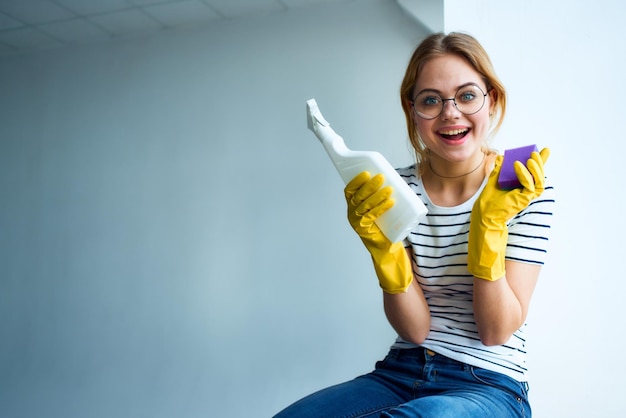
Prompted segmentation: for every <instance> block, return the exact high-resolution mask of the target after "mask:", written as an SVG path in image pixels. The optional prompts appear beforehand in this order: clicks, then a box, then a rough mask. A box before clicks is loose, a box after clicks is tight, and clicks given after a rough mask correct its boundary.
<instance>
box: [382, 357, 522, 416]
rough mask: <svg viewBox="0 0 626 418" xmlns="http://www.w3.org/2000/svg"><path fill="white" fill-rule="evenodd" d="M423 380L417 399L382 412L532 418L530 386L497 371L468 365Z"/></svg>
mask: <svg viewBox="0 0 626 418" xmlns="http://www.w3.org/2000/svg"><path fill="white" fill-rule="evenodd" d="M442 372H443V373H441V374H440V375H439V376H438V378H437V379H434V380H431V381H428V382H423V383H422V385H421V388H420V390H419V391H418V392H419V393H418V394H417V398H416V399H414V400H412V401H409V402H406V403H404V404H402V405H400V406H398V407H396V408H393V409H390V410H388V411H386V412H384V413H382V414H381V417H407V418H408V417H411V418H529V417H531V410H530V405H529V403H528V394H527V390H526V388H527V386H526V384H525V383H521V382H517V381H515V380H514V379H511V378H509V377H507V376H504V375H501V374H499V373H496V372H491V371H488V370H484V369H480V368H476V367H472V366H467V367H466V368H465V370H463V371H461V370H456V371H453V372H451V373H445V371H443V370H442Z"/></svg>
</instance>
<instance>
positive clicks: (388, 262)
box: [344, 171, 413, 294]
mask: <svg viewBox="0 0 626 418" xmlns="http://www.w3.org/2000/svg"><path fill="white" fill-rule="evenodd" d="M383 182H384V177H383V175H382V174H377V175H375V176H374V177H371V175H370V174H369V173H368V172H366V171H364V172H362V173H360V174H359V175H357V176H356V177H355V178H354V179H352V180H351V181H350V182H349V183H348V184H347V185H346V187H345V189H344V192H345V196H346V201H347V203H348V220H349V221H350V225H351V226H352V228H353V229H354V231H355V232H356V233H357V234H358V235H359V237H361V241H363V244H364V245H365V247H366V248H367V250H368V251H369V253H370V255H371V256H372V261H373V262H374V268H375V269H376V275H377V276H378V282H379V283H380V287H381V288H382V289H383V290H384V291H385V292H387V293H391V294H395V293H402V292H406V290H407V288H408V287H409V285H410V284H411V282H412V281H413V270H412V268H411V261H410V260H409V257H408V255H407V253H406V250H405V249H404V246H403V245H402V243H401V242H397V243H391V241H389V240H388V239H387V237H385V235H384V234H383V233H382V232H381V230H380V228H378V226H377V225H376V223H375V222H376V219H378V217H380V216H381V215H382V214H383V213H385V212H386V211H387V210H389V209H390V208H391V207H392V206H393V204H394V202H393V199H392V198H391V192H392V188H391V186H387V187H383V188H381V186H382V185H383Z"/></svg>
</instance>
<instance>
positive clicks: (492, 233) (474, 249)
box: [467, 148, 550, 281]
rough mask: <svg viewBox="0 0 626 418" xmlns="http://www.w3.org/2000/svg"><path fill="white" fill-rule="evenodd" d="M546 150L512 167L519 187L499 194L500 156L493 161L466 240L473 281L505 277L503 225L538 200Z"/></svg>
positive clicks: (504, 234) (504, 227)
mask: <svg viewBox="0 0 626 418" xmlns="http://www.w3.org/2000/svg"><path fill="white" fill-rule="evenodd" d="M549 156H550V150H549V149H548V148H544V149H542V150H541V152H540V153H539V152H533V153H532V154H531V157H530V159H528V161H527V162H526V165H524V164H522V163H521V162H520V161H516V162H515V164H514V168H515V174H516V175H517V178H518V180H519V182H520V183H521V187H518V188H516V189H513V190H503V189H501V188H500V187H499V186H498V176H499V175H500V171H501V169H502V160H503V158H504V157H503V156H502V155H499V156H498V157H497V158H496V162H495V167H494V169H493V171H492V172H491V174H490V176H489V179H488V180H487V184H486V185H485V188H484V189H483V191H482V192H481V194H480V196H479V197H478V199H477V200H476V202H475V203H474V207H473V208H472V214H471V217H470V231H469V239H468V263H467V265H468V269H469V271H470V273H472V274H473V275H474V276H475V277H478V278H481V279H485V280H491V281H493V280H498V279H500V278H502V277H504V275H505V268H504V254H505V251H506V243H507V237H508V231H507V226H506V224H507V222H508V221H509V220H510V219H512V218H513V217H514V216H515V215H517V214H518V213H519V212H521V211H522V210H524V209H525V208H526V207H527V206H528V205H529V204H530V202H531V201H532V200H533V199H536V198H537V197H539V196H541V194H542V193H543V189H544V185H545V175H544V165H545V163H546V161H547V160H548V157H549Z"/></svg>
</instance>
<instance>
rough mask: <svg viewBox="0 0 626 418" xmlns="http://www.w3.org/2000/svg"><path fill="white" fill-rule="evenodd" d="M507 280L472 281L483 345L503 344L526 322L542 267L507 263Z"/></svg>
mask: <svg viewBox="0 0 626 418" xmlns="http://www.w3.org/2000/svg"><path fill="white" fill-rule="evenodd" d="M505 265H506V276H505V277H502V278H501V279H500V280H496V281H489V280H484V279H479V278H474V319H475V320H476V326H477V327H478V334H479V336H480V340H481V342H482V343H483V344H485V345H501V344H504V343H506V342H507V341H508V340H509V339H510V338H511V336H512V335H513V333H514V332H515V331H517V330H518V329H519V328H520V327H521V326H522V325H523V324H524V322H525V321H526V316H527V314H528V306H529V305H530V299H531V297H532V293H533V291H534V289H535V285H536V283H537V279H538V278H539V272H540V271H541V266H540V265H536V264H528V263H519V262H515V261H508V260H507V261H506V264H505Z"/></svg>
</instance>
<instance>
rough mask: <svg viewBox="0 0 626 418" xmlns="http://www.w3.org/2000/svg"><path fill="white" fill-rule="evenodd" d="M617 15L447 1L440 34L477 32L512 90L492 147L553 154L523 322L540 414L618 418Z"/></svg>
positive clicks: (567, 7)
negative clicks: (553, 191) (552, 204)
mask: <svg viewBox="0 0 626 418" xmlns="http://www.w3.org/2000/svg"><path fill="white" fill-rule="evenodd" d="M625 17H626V3H624V2H621V1H619V0H598V1H593V2H590V1H580V0H578V1H565V0H551V1H540V0H529V1H524V2H502V1H497V0H446V2H445V30H446V31H452V30H462V31H466V32H469V33H472V34H473V35H475V36H476V37H477V38H478V39H479V40H480V41H481V42H482V43H483V45H484V46H485V47H486V49H487V50H488V52H489V54H490V56H491V58H492V61H493V62H494V65H495V66H496V69H497V71H498V73H499V75H500V77H501V78H502V79H503V81H504V83H505V85H506V86H507V88H508V92H509V94H510V106H509V114H508V115H507V119H506V123H505V126H504V128H503V129H502V131H501V132H500V134H499V136H498V138H497V140H496V143H495V145H496V146H498V147H499V148H500V149H501V150H503V149H505V148H508V147H510V146H515V145H525V144H528V143H537V144H539V145H540V146H548V147H550V148H551V150H552V156H551V158H550V161H549V163H548V166H547V170H548V174H549V176H551V177H552V179H553V182H554V183H555V186H556V187H557V193H558V194H557V198H558V208H557V216H556V224H555V227H554V239H553V242H552V245H551V248H552V251H551V255H550V258H549V261H548V264H547V265H546V266H545V268H544V271H543V272H542V276H541V278H540V282H539V285H538V287H537V290H536V294H535V296H534V300H533V304H532V307H531V312H530V318H529V320H530V321H532V322H531V323H532V329H533V331H532V333H531V336H532V344H531V345H530V347H529V349H530V353H531V357H530V360H531V367H532V370H533V372H532V377H531V378H532V381H531V392H530V393H531V398H532V402H533V406H534V415H533V416H534V417H536V418H560V417H568V418H573V417H602V418H608V417H621V416H624V406H623V400H622V395H623V391H624V383H623V376H624V374H626V366H625V363H624V361H623V350H622V347H621V345H622V343H621V340H622V338H621V335H620V334H621V330H623V328H624V326H623V323H622V322H623V321H622V320H621V318H622V317H623V316H624V314H623V312H621V309H620V308H622V307H623V306H624V303H623V301H622V299H623V295H624V294H625V293H626V280H625V279H626V275H625V274H624V271H623V268H622V267H621V261H622V260H623V259H624V248H625V246H624V243H623V236H624V235H625V234H626V227H625V226H624V225H625V223H624V221H623V220H622V219H621V217H620V214H621V212H622V211H623V210H622V206H623V205H622V203H621V202H623V198H622V197H621V192H620V190H621V188H622V187H621V185H622V182H621V178H622V176H623V170H624V163H623V157H624V155H625V154H626V141H625V140H624V134H623V133H622V128H621V125H622V124H623V122H624V100H623V99H624V97H626V84H625V83H624V74H626V64H625V62H624V54H623V52H624V46H623V41H624V39H626V28H625V27H624V24H623V21H624V18H625Z"/></svg>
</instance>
